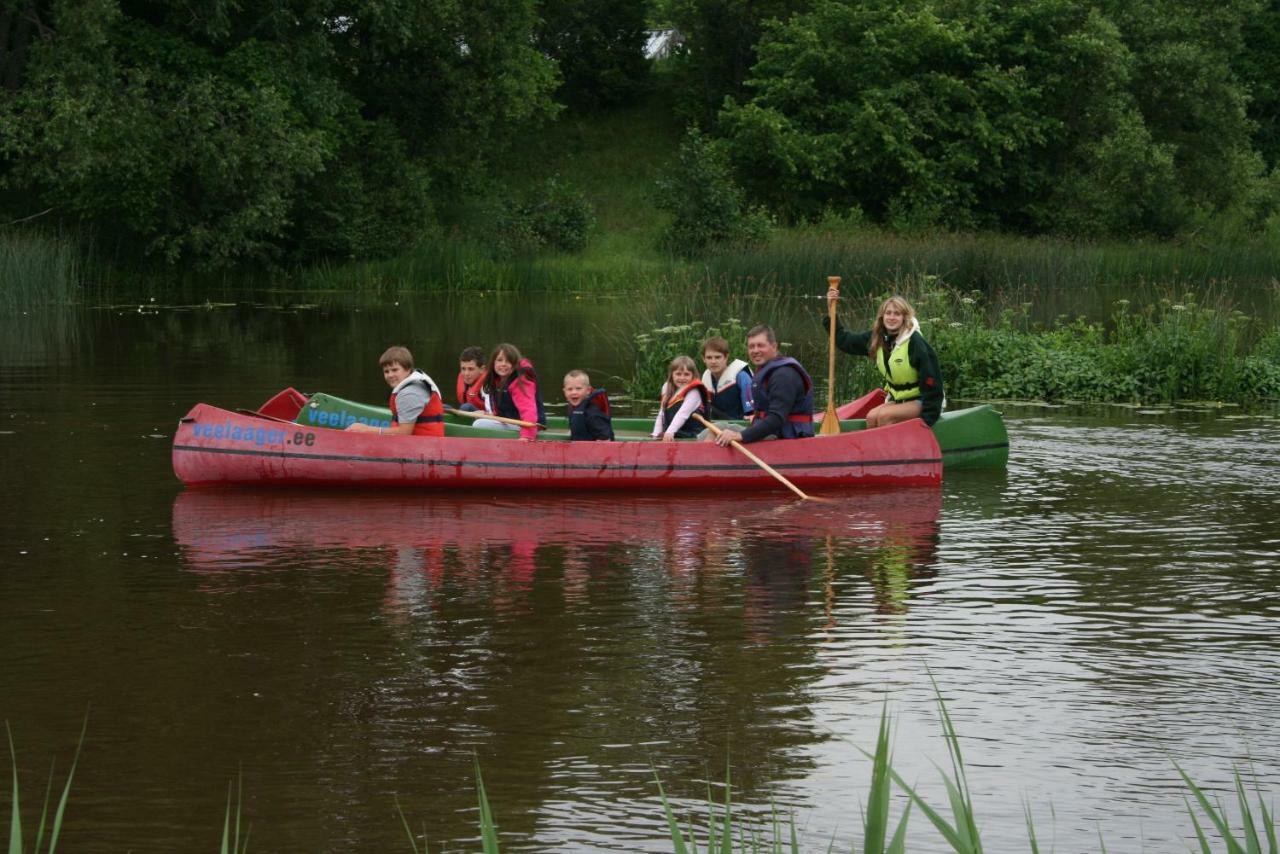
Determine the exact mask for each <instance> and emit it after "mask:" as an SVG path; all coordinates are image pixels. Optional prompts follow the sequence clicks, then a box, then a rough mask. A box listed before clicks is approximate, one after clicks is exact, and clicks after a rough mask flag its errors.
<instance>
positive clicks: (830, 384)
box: [818, 276, 840, 436]
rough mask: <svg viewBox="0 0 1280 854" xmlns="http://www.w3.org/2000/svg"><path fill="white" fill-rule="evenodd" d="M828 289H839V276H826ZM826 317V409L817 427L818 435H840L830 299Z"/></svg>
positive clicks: (834, 311)
mask: <svg viewBox="0 0 1280 854" xmlns="http://www.w3.org/2000/svg"><path fill="white" fill-rule="evenodd" d="M827 288H828V290H831V289H834V290H837V291H838V290H840V277H839V276H827ZM827 319H828V321H829V323H830V327H831V330H830V334H829V336H828V337H829V339H830V340H829V341H828V346H827V411H826V413H825V414H824V415H823V416H822V425H821V426H820V427H819V428H818V435H819V436H838V435H840V416H839V415H838V414H837V413H836V302H835V300H831V301H830V303H829V305H828V306H827Z"/></svg>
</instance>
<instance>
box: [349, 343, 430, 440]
mask: <svg viewBox="0 0 1280 854" xmlns="http://www.w3.org/2000/svg"><path fill="white" fill-rule="evenodd" d="M378 364H379V365H381V366H382V378H383V379H385V380H386V381H387V385H389V386H391V401H390V406H391V426H390V427H375V426H373V425H372V424H361V423H360V422H358V421H357V422H356V423H354V424H350V425H348V426H347V428H346V429H348V430H350V431H352V432H353V433H385V434H387V435H391V436H410V435H413V436H443V435H444V401H443V400H442V399H441V398H440V389H439V387H438V386H437V385H436V383H435V380H433V379H431V377H429V376H427V375H426V374H424V373H423V372H422V371H416V370H414V368H413V354H412V353H410V352H409V348H408V347H390V348H388V349H387V352H385V353H383V354H382V358H381V359H379V360H378Z"/></svg>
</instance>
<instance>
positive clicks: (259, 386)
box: [0, 297, 1280, 852]
mask: <svg viewBox="0 0 1280 854" xmlns="http://www.w3.org/2000/svg"><path fill="white" fill-rule="evenodd" d="M623 305H624V303H623V302H621V301H599V300H573V299H568V300H565V299H554V300H550V301H548V300H546V299H543V298H541V297H539V298H537V299H529V300H526V301H516V300H505V301H495V300H493V299H492V298H489V299H487V300H486V299H484V298H478V297H472V298H470V299H469V300H467V301H463V302H418V303H413V304H409V303H405V304H404V305H401V306H393V305H390V304H387V305H382V306H374V307H370V306H364V307H350V306H348V307H340V308H306V307H303V308H299V307H286V308H284V309H280V308H272V307H265V306H257V307H255V306H250V305H239V306H235V307H221V308H207V309H200V310H171V309H165V310H161V311H158V312H154V313H153V312H150V311H143V312H139V311H138V310H137V308H136V307H133V308H129V309H117V310H105V309H103V310H94V311H87V312H84V313H83V314H78V315H75V316H71V317H67V316H40V315H35V316H31V317H23V318H5V319H3V321H2V322H0V325H2V326H3V332H4V340H3V342H0V418H2V420H0V455H2V457H0V458H2V459H3V461H4V465H3V468H4V472H5V476H4V481H5V484H6V489H5V490H4V491H3V495H2V496H0V718H3V719H5V720H6V721H8V722H9V724H10V726H11V727H12V730H13V735H14V740H15V743H16V745H17V750H18V767H19V773H20V775H21V780H22V794H23V803H24V806H25V807H32V806H33V805H37V804H38V802H39V800H40V798H41V796H42V794H43V786H44V781H45V779H46V775H47V773H48V767H49V761H50V759H52V758H55V757H56V758H57V760H58V772H57V776H58V779H59V781H61V779H62V774H63V771H64V769H65V768H66V766H67V764H68V762H69V761H70V758H71V755H72V753H73V752H74V747H75V743H76V739H77V736H78V734H79V731H80V727H81V722H82V720H83V719H84V716H85V714H86V709H87V710H88V718H89V720H88V735H87V737H86V740H85V745H84V752H83V755H82V757H81V759H80V765H79V768H78V770H77V772H76V776H75V781H74V785H73V789H72V795H71V801H70V807H69V810H68V814H67V820H66V827H65V830H64V845H63V847H65V848H66V849H67V850H68V851H75V852H120V851H125V850H129V851H133V852H172V851H183V850H214V849H216V846H217V841H218V839H219V835H220V832H221V824H222V819H223V813H224V808H225V798H226V792H227V786H228V783H229V782H232V781H235V780H236V779H237V778H239V779H241V780H242V781H243V787H244V799H245V817H246V820H248V821H250V822H252V838H251V840H250V844H251V847H252V849H253V850H257V851H298V852H346V851H379V852H381V851H407V850H409V846H408V844H407V841H406V840H405V837H404V831H403V829H402V827H401V826H400V821H399V818H398V817H397V814H396V803H397V801H398V803H399V804H400V805H401V806H402V807H403V809H404V812H405V815H406V816H407V817H408V819H409V821H410V823H411V824H412V825H413V826H415V827H425V828H426V830H427V834H428V836H429V838H430V842H431V845H432V850H437V849H438V846H440V845H442V844H443V845H444V846H445V848H446V850H474V849H475V848H476V847H478V846H477V844H476V841H475V838H476V832H477V823H476V810H475V794H474V779H475V775H474V766H473V756H474V757H476V758H478V760H479V763H480V766H481V768H482V770H483V773H484V780H485V784H486V786H487V788H488V791H489V795H490V798H491V800H492V803H493V805H494V810H495V814H496V818H497V820H498V822H499V823H500V825H501V832H502V836H503V842H504V847H505V848H506V849H507V850H545V851H551V850H555V851H588V850H620V851H621V850H669V849H670V843H669V841H668V839H667V836H666V831H665V822H664V819H663V815H662V811H661V807H660V805H659V802H658V800H657V790H656V786H655V784H654V770H655V769H656V772H657V775H658V776H659V777H660V778H661V779H662V781H663V784H664V786H665V787H666V789H667V791H668V792H669V793H670V794H672V795H673V797H674V798H675V800H676V802H677V806H678V808H679V809H680V810H682V811H688V810H689V809H691V808H696V809H698V811H699V812H700V813H701V812H705V809H704V808H702V807H701V806H700V805H701V804H704V803H705V799H706V794H707V781H708V780H710V781H711V783H712V784H713V785H716V784H719V783H722V782H723V780H724V775H725V764H726V760H727V761H728V762H729V763H730V764H731V765H732V780H733V786H734V799H735V802H736V803H737V804H739V805H741V806H740V809H742V810H744V811H746V812H756V813H764V812H767V811H768V809H769V805H770V804H771V803H772V804H776V805H777V806H778V807H779V808H782V809H784V810H788V811H791V812H793V813H794V815H795V817H796V821H797V824H798V825H799V827H800V830H801V833H802V837H803V839H804V840H805V841H806V843H807V845H806V848H807V849H809V850H826V849H827V845H828V842H830V841H831V840H832V839H834V840H835V842H836V849H837V850H848V849H849V848H850V846H851V844H852V843H853V842H854V841H855V840H858V844H859V845H860V833H861V821H860V818H859V813H860V804H862V803H863V802H864V801H865V799H866V795H867V784H868V780H869V777H870V763H869V761H868V760H867V758H866V757H865V755H864V754H863V753H862V750H863V749H866V750H871V749H872V748H873V746H874V741H875V732H876V726H877V723H878V720H879V717H880V714H881V710H882V708H884V707H885V705H886V703H887V706H888V709H889V711H890V713H891V714H892V716H893V720H894V722H895V762H896V765H897V767H898V769H899V770H900V771H901V772H902V774H903V775H904V776H905V777H906V778H907V779H908V780H910V781H913V782H917V783H918V784H919V786H920V789H921V791H922V793H923V794H924V795H925V796H926V798H928V799H929V800H931V801H932V802H933V803H935V804H936V805H937V806H938V807H940V808H941V807H943V806H944V805H945V802H946V801H945V794H944V791H943V788H942V785H941V783H940V781H939V776H938V772H937V770H936V768H935V763H937V764H939V765H948V763H947V759H946V748H945V744H944V742H943V739H942V730H941V727H940V726H939V720H938V711H937V705H936V701H935V694H934V688H933V687H932V685H931V682H930V676H931V675H932V677H933V679H935V680H936V682H937V684H938V686H939V687H940V689H941V691H942V693H943V694H944V695H945V697H946V700H947V706H948V709H949V711H950V714H951V716H952V718H953V719H954V722H955V725H956V727H957V728H958V730H959V732H960V734H961V737H962V739H963V741H962V745H963V748H964V751H965V757H966V760H967V762H968V767H969V779H970V785H971V787H972V788H973V791H974V795H975V798H976V801H977V808H978V818H979V823H980V828H981V830H982V832H983V836H984V841H985V843H986V846H987V849H988V850H991V851H1011V850H1026V849H1027V847H1028V846H1027V844H1026V830H1025V822H1024V817H1023V810H1024V802H1025V803H1026V804H1028V805H1029V807H1030V809H1031V811H1032V813H1033V815H1034V816H1035V821H1036V827H1037V835H1038V837H1039V839H1040V843H1041V845H1042V846H1043V847H1044V848H1046V849H1048V848H1050V847H1053V849H1054V850H1058V851H1094V850H1098V848H1099V847H1100V845H1099V837H1101V838H1102V839H1103V840H1105V844H1106V847H1107V850H1109V851H1112V852H1130V851H1148V852H1164V851H1171V850H1185V846H1184V842H1185V841H1186V840H1189V839H1192V838H1193V836H1192V834H1193V830H1192V826H1191V822H1190V820H1189V819H1188V818H1187V816H1186V813H1185V807H1184V805H1183V796H1184V790H1183V787H1182V786H1181V784H1180V782H1179V780H1178V777H1177V772H1176V770H1175V768H1174V766H1173V763H1174V762H1175V761H1176V762H1178V763H1179V764H1181V765H1182V766H1183V767H1184V768H1185V769H1186V770H1187V771H1188V772H1189V773H1190V774H1191V775H1192V776H1193V777H1195V778H1196V779H1198V780H1200V781H1201V782H1203V783H1205V784H1208V785H1210V786H1212V787H1214V788H1218V789H1224V788H1225V787H1226V786H1227V785H1228V783H1229V780H1230V777H1231V773H1232V768H1233V765H1236V766H1243V765H1245V764H1246V763H1248V762H1249V760H1250V758H1251V757H1252V759H1253V760H1254V765H1253V769H1254V771H1255V772H1256V774H1257V777H1258V779H1259V781H1260V784H1261V786H1262V789H1263V791H1264V792H1268V793H1269V794H1270V796H1271V797H1274V796H1275V794H1276V793H1277V791H1280V762H1277V757H1280V728H1278V727H1277V726H1276V722H1277V721H1280V687H1277V686H1278V684H1280V680H1278V677H1280V667H1278V665H1277V663H1278V661H1280V631H1278V629H1280V599H1278V597H1277V589H1278V587H1280V568H1278V564H1280V487H1278V485H1277V480H1278V479H1280V452H1278V448H1280V420H1278V419H1277V417H1276V415H1275V413H1274V412H1270V413H1265V412H1264V413H1256V414H1240V413H1237V412H1236V411H1234V410H1230V409H1228V410H1222V411H1218V412H1194V411H1178V412H1150V413H1144V412H1139V411H1134V410H1126V409H1089V410H1076V409H1041V408H1019V407H1012V406H1011V407H1008V408H1007V409H1006V416H1007V420H1008V425H1009V432H1010V435H1011V442H1012V456H1011V461H1010V464H1009V467H1008V470H1007V472H955V473H951V474H948V475H947V477H946V479H945V483H944V484H943V486H942V488H941V490H923V491H921V490H910V491H901V490H899V491H892V490H888V491H879V492H862V493H857V494H848V495H845V496H842V498H843V501H842V502H841V503H839V504H836V505H834V506H815V505H802V504H798V503H796V502H794V501H792V500H790V499H789V498H788V496H787V495H786V493H784V492H781V491H779V492H777V493H770V494H760V495H746V496H734V495H725V494H711V495H696V494H694V495H688V494H677V495H656V496H655V495H650V496H617V495H604V496H599V495H590V494H573V495H557V496H536V495H534V496H530V495H523V494H520V493H517V492H508V493H504V494H478V495H468V496H466V497H448V496H425V495H382V494H372V493H365V494H360V493H355V494H327V493H301V492H252V491H244V492H185V491H184V490H183V489H182V488H181V486H180V485H179V483H178V482H177V481H176V480H175V478H174V477H173V474H172V471H171V468H170V460H169V447H170V441H171V438H172V433H173V429H174V428H175V426H176V423H177V419H178V418H179V417H180V416H181V415H183V414H184V413H185V412H186V410H187V409H188V408H189V407H190V406H191V405H193V404H194V403H196V402H197V401H208V402H213V403H218V404H220V405H223V406H227V407H229V408H235V407H254V406H256V405H258V403H260V402H261V401H262V400H264V399H265V398H267V397H268V396H269V395H270V394H271V393H273V392H275V391H276V390H278V389H280V388H281V387H283V386H286V385H290V384H292V385H295V386H297V387H299V388H302V389H304V390H307V391H316V390H324V391H330V392H333V393H336V394H341V395H344V396H348V397H355V398H361V399H368V400H374V399H381V398H382V397H383V395H384V394H385V387H383V386H382V384H381V379H380V376H379V375H378V371H377V367H376V359H377V356H378V354H379V353H380V352H381V350H382V349H383V347H384V346H386V345H387V344H390V343H395V342H403V343H406V344H409V345H410V346H411V347H412V348H413V349H414V350H415V353H416V354H417V355H418V358H419V361H420V363H422V366H423V367H425V368H426V369H427V370H428V371H429V372H430V373H432V374H434V375H435V376H436V377H437V379H441V380H443V381H444V382H445V383H446V384H451V382H452V376H453V364H454V363H453V357H454V355H455V354H456V353H457V351H458V350H459V349H461V347H462V346H463V345H465V344H468V343H483V344H491V343H493V342H494V341H495V340H497V339H498V338H500V337H501V338H508V339H511V340H514V341H516V342H518V343H520V344H522V345H525V349H526V351H527V352H528V354H529V355H531V356H532V357H533V358H534V359H535V360H536V361H537V362H538V364H539V365H540V367H541V368H542V372H543V373H544V375H545V376H547V377H551V378H556V377H559V376H560V375H562V374H563V372H564V371H565V370H566V369H568V368H570V367H586V368H588V369H591V370H592V371H593V372H594V373H596V374H597V381H598V382H599V381H600V380H601V379H602V378H603V379H604V381H605V384H606V385H608V384H609V383H610V381H609V380H608V379H607V377H608V376H609V375H610V374H617V373H621V372H624V371H625V370H626V366H625V365H622V364H620V363H619V357H618V355H617V350H618V347H617V334H616V333H615V332H613V331H612V330H615V329H616V328H617V322H616V316H617V313H618V312H620V311H621V310H622V308H621V307H622V306H623ZM784 334H786V333H785V330H784ZM551 385H552V386H555V385H556V383H555V382H554V381H553V382H552V383H551ZM554 397H555V399H557V400H558V394H557V395H555V396H554ZM2 770H4V769H2V768H0V771H2ZM59 785H60V782H59ZM0 788H3V789H7V785H6V786H4V787H0ZM716 797H720V794H719V790H718V789H717V790H716ZM901 809H902V805H901V803H897V804H895V807H894V815H895V816H896V815H897V814H900V812H901ZM8 811H9V806H8V793H7V791H6V792H5V794H4V795H3V796H0V815H5V816H6V817H7V815H8ZM28 821H29V822H30V821H32V819H31V818H28ZM31 826H33V825H31ZM31 826H29V828H28V830H29V831H30V827H31ZM911 826H912V828H913V829H912V832H911V834H910V841H911V845H910V848H911V850H913V851H925V852H929V851H941V850H943V844H942V842H941V840H940V839H939V837H938V835H937V834H936V833H935V832H934V830H933V829H932V827H931V826H930V825H929V824H928V822H927V821H926V820H925V818H924V816H923V815H922V814H921V813H920V812H919V811H918V810H913V814H912V819H911Z"/></svg>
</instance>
